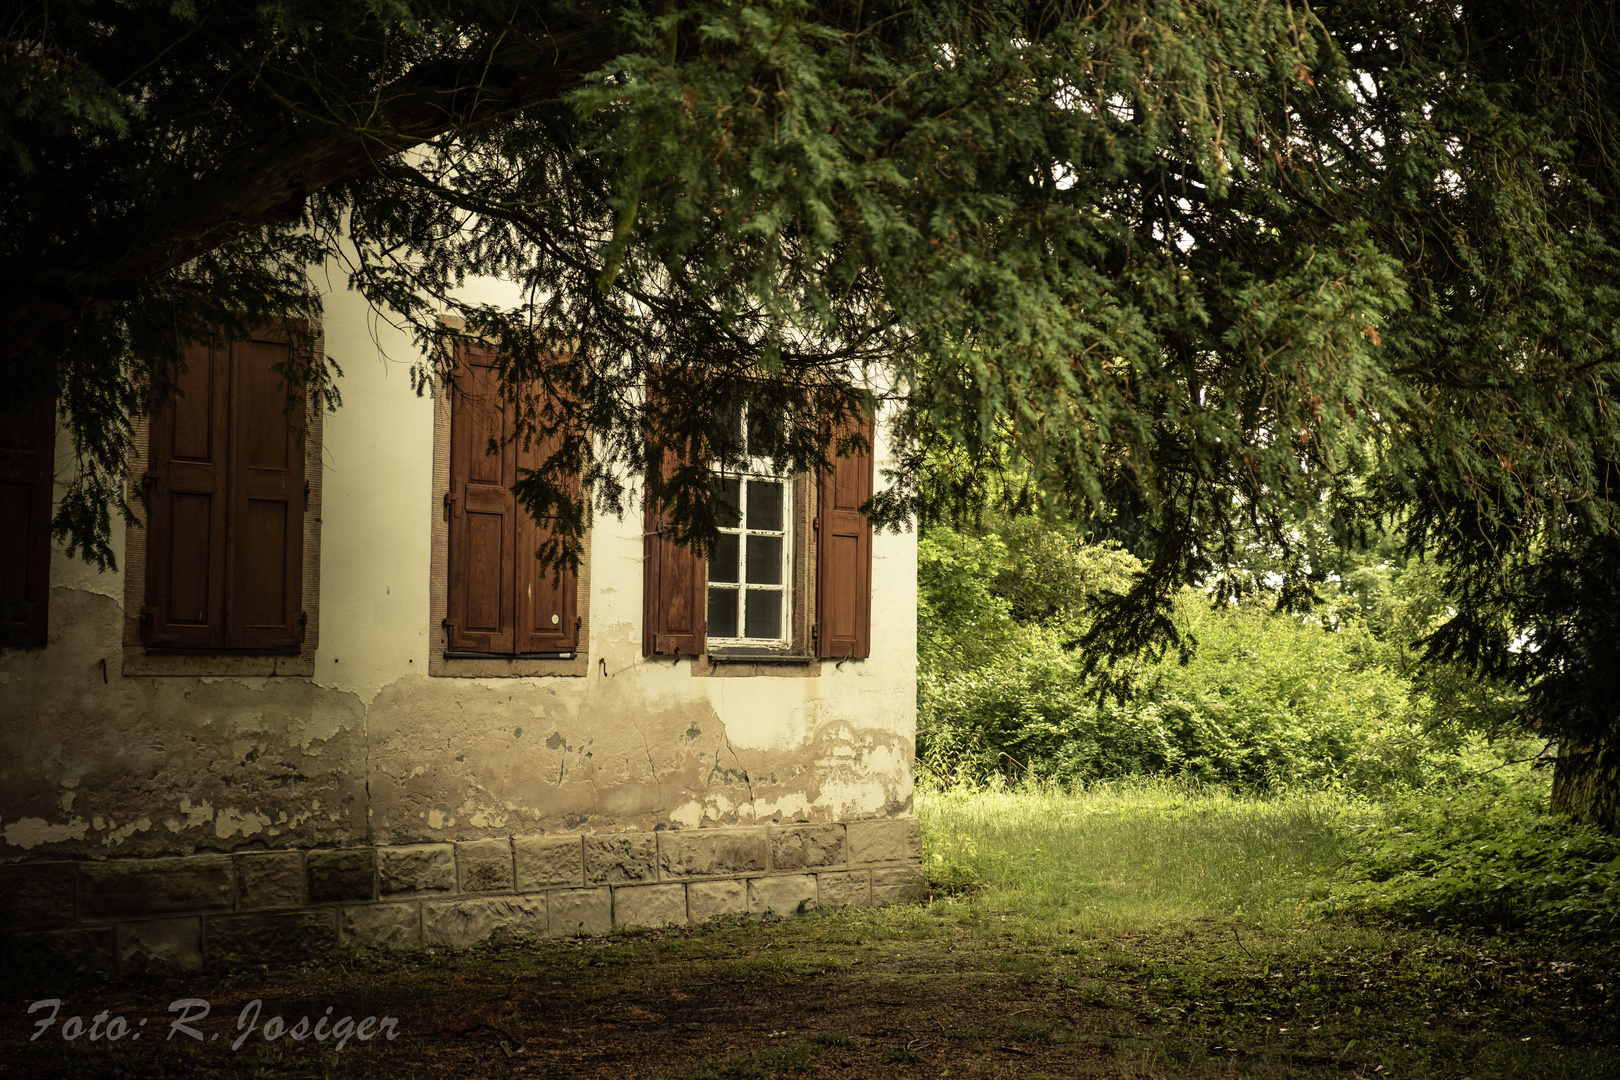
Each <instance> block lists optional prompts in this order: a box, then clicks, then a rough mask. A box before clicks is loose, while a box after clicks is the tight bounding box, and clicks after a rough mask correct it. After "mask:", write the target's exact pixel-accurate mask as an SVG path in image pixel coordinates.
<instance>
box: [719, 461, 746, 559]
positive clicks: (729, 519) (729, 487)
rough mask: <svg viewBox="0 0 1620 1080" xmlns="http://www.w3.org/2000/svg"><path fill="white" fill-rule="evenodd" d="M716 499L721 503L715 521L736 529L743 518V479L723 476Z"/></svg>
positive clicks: (726, 527) (723, 527)
mask: <svg viewBox="0 0 1620 1080" xmlns="http://www.w3.org/2000/svg"><path fill="white" fill-rule="evenodd" d="M715 499H716V500H717V502H718V504H719V505H717V506H716V507H715V508H714V517H715V521H716V522H717V523H718V524H719V526H720V527H721V528H722V529H735V528H736V527H737V523H738V522H739V521H741V520H742V513H741V511H742V480H740V479H739V478H737V477H735V476H728V477H722V478H721V480H720V484H719V488H718V490H717V491H716V493H715ZM731 580H732V581H736V580H737V579H736V578H732V579H731Z"/></svg>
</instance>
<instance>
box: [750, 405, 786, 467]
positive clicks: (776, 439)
mask: <svg viewBox="0 0 1620 1080" xmlns="http://www.w3.org/2000/svg"><path fill="white" fill-rule="evenodd" d="M781 446H782V418H781V417H779V416H777V415H776V414H775V413H773V412H770V411H769V410H767V409H749V410H748V453H749V454H750V455H751V456H753V457H770V456H772V455H773V454H775V453H776V452H777V451H778V450H779V449H780V448H781Z"/></svg>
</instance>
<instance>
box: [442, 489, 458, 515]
mask: <svg viewBox="0 0 1620 1080" xmlns="http://www.w3.org/2000/svg"><path fill="white" fill-rule="evenodd" d="M455 509H456V497H455V496H454V495H452V494H450V492H448V491H446V492H445V493H444V520H446V521H449V520H450V516H451V515H452V514H453V513H455Z"/></svg>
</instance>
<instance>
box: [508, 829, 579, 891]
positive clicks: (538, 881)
mask: <svg viewBox="0 0 1620 1080" xmlns="http://www.w3.org/2000/svg"><path fill="white" fill-rule="evenodd" d="M512 857H513V860H514V861H515V862H516V864H517V891H518V892H533V891H534V890H536V889H544V888H546V887H548V886H553V885H576V886H577V885H583V884H584V883H585V846H584V844H583V843H581V841H580V838H579V837H577V836H517V837H513V838H512Z"/></svg>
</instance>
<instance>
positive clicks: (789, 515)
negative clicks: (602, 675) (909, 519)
mask: <svg viewBox="0 0 1620 1080" xmlns="http://www.w3.org/2000/svg"><path fill="white" fill-rule="evenodd" d="M736 422H737V421H735V420H734V421H733V423H736ZM753 426H754V425H752V424H751V425H750V427H751V428H752V427H753ZM864 434H865V437H866V440H867V444H868V445H871V440H872V434H873V429H872V424H871V421H870V420H868V421H867V426H866V429H865V432H864ZM755 436H756V432H755V431H753V430H751V431H750V432H749V443H750V444H754V442H755ZM872 465H873V462H872V456H871V454H870V453H866V454H859V455H848V456H840V457H838V458H837V459H836V460H835V462H834V468H833V469H832V470H831V471H830V472H829V473H827V474H825V475H821V476H818V477H814V478H812V477H809V476H797V477H791V476H781V475H776V474H773V473H772V472H771V470H770V467H769V461H768V460H767V459H765V458H763V457H759V456H751V457H750V458H749V460H748V467H747V470H746V471H742V472H738V473H734V474H732V475H729V476H725V475H723V476H722V478H721V481H720V491H719V492H718V494H719V496H720V497H721V498H722V499H723V500H724V501H725V503H726V504H727V505H728V506H729V507H731V508H732V510H733V511H734V513H732V514H729V515H727V516H724V517H722V519H721V525H720V538H719V541H718V542H717V543H716V545H715V547H714V550H713V551H712V552H711V553H710V555H709V556H708V557H707V558H698V557H697V556H695V555H693V554H692V552H691V551H690V550H688V549H686V548H684V547H681V546H680V545H678V544H676V543H675V542H674V541H673V540H671V539H670V538H669V537H668V535H667V534H668V521H667V519H666V518H665V517H663V516H662V515H660V514H658V513H657V512H655V511H654V509H653V508H651V507H649V508H648V511H647V523H646V528H645V549H646V550H645V552H644V557H645V563H644V574H643V616H644V624H643V632H642V651H643V653H645V654H646V655H648V656H657V655H662V656H676V657H679V656H697V655H699V654H708V655H709V656H710V657H711V658H726V657H728V656H731V657H739V658H744V657H746V658H753V659H761V658H769V657H771V656H773V655H774V656H777V657H780V658H782V659H797V660H807V659H813V658H818V657H821V658H829V659H839V660H846V659H862V658H865V657H867V656H869V655H871V633H870V627H871V612H872V590H871V584H872V530H871V527H870V525H868V523H867V521H866V518H865V516H864V515H862V514H861V513H860V511H859V507H860V506H861V504H862V503H864V502H865V501H866V500H867V499H869V498H870V497H871V495H872ZM812 481H813V482H812Z"/></svg>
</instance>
